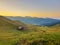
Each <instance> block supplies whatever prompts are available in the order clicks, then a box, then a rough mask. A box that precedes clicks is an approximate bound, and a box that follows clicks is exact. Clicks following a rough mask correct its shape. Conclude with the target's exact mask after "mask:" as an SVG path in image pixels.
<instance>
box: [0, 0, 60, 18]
mask: <svg viewBox="0 0 60 45" xmlns="http://www.w3.org/2000/svg"><path fill="white" fill-rule="evenodd" d="M0 15H3V16H31V17H52V18H60V0H0Z"/></svg>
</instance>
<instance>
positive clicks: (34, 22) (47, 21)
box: [7, 16, 60, 26]
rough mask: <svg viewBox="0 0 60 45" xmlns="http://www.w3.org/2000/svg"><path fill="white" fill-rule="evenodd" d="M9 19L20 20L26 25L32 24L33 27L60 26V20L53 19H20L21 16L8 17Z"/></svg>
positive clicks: (27, 17)
mask: <svg viewBox="0 0 60 45" xmlns="http://www.w3.org/2000/svg"><path fill="white" fill-rule="evenodd" d="M7 18H8V19H11V20H18V21H21V22H23V23H25V24H32V25H39V26H51V25H56V24H60V20H59V19H53V18H38V17H29V16H26V17H19V16H15V17H13V16H7Z"/></svg>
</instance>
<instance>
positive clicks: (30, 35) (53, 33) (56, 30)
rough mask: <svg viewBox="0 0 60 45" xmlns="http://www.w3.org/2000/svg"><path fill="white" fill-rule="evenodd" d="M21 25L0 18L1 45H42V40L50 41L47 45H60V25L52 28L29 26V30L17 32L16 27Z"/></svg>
mask: <svg viewBox="0 0 60 45" xmlns="http://www.w3.org/2000/svg"><path fill="white" fill-rule="evenodd" d="M21 24H22V23H19V22H15V21H11V20H8V19H6V18H5V17H0V45H15V44H16V43H17V44H19V45H28V44H29V43H30V44H31V45H35V43H36V44H38V45H40V41H41V40H45V41H47V42H48V41H49V43H50V44H46V45H55V44H57V45H58V44H60V25H56V26H52V27H37V26H32V25H28V26H26V27H27V28H28V30H24V31H18V30H16V27H17V26H19V25H21ZM22 25H23V24H22ZM23 26H24V25H23ZM20 40H21V41H20ZM24 41H25V42H24ZM52 42H53V43H52Z"/></svg>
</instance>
